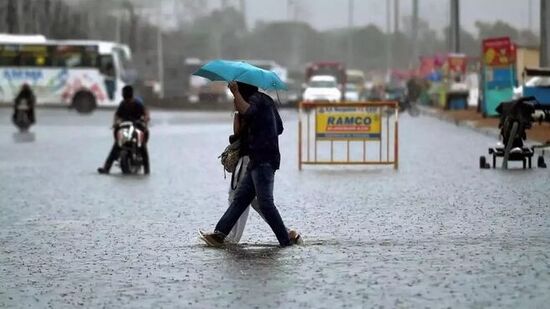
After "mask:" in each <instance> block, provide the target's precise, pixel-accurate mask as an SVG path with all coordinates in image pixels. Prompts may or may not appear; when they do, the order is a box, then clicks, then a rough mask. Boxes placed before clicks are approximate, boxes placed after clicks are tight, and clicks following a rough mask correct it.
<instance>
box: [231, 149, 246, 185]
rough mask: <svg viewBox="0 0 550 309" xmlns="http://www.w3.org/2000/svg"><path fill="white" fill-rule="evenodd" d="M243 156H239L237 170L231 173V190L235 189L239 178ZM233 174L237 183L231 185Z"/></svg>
mask: <svg viewBox="0 0 550 309" xmlns="http://www.w3.org/2000/svg"><path fill="white" fill-rule="evenodd" d="M242 160H243V158H242V157H240V158H239V162H237V170H236V171H235V172H233V174H231V190H235V189H237V185H238V181H239V178H241V172H242V170H243V161H242ZM235 175H237V184H236V185H233V184H234V183H235Z"/></svg>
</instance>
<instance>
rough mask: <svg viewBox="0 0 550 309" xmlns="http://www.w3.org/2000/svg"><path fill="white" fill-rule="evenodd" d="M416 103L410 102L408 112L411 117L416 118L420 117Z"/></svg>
mask: <svg viewBox="0 0 550 309" xmlns="http://www.w3.org/2000/svg"><path fill="white" fill-rule="evenodd" d="M416 104H417V103H416V102H410V103H409V108H408V112H409V115H411V116H412V117H418V116H419V115H420V108H418V106H417V105H416Z"/></svg>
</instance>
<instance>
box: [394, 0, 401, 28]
mask: <svg viewBox="0 0 550 309" xmlns="http://www.w3.org/2000/svg"><path fill="white" fill-rule="evenodd" d="M393 15H394V16H393V32H394V33H399V18H400V16H399V0H393Z"/></svg>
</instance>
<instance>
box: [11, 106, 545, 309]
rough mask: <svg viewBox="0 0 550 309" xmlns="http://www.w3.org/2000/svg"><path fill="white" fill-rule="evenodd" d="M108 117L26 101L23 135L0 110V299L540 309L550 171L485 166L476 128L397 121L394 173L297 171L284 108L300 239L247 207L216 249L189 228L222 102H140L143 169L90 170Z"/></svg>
mask: <svg viewBox="0 0 550 309" xmlns="http://www.w3.org/2000/svg"><path fill="white" fill-rule="evenodd" d="M111 113H112V112H110V111H98V112H95V113H94V114H92V115H90V116H79V115H77V114H74V113H73V112H69V111H66V110H62V109H60V110H39V111H38V113H37V117H38V121H39V124H38V125H36V126H34V127H33V128H32V130H31V131H32V132H31V133H29V134H19V133H16V130H15V128H14V127H13V126H12V124H11V123H10V121H9V114H10V111H9V110H8V109H0V177H1V185H0V307H2V308H4V307H5V308H12V307H13V308H29V307H31V308H33V307H34V308H45V307H52V308H71V307H87V308H89V307H92V308H94V307H105V308H120V307H132V308H139V307H148V308H150V307H153V308H161V307H165V308H168V307H195V308H212V307H233V308H244V307H259V308H277V307H278V308H310V307H311V308H337V307H338V308H340V307H350V308H361V307H377V308H411V307H414V308H420V307H430V308H446V307H453V308H457V307H470V308H481V307H483V308H487V307H493V308H547V307H548V303H549V301H550V293H549V291H550V258H549V256H550V170H544V169H536V168H535V169H532V170H521V169H513V170H508V171H503V170H480V169H479V168H478V157H479V155H480V154H484V153H486V151H487V146H488V145H489V144H491V143H492V142H493V140H492V139H491V138H490V137H488V136H486V135H482V134H479V133H476V132H474V131H471V130H469V129H467V128H461V127H457V126H454V125H451V124H448V123H445V122H442V121H440V120H436V119H432V118H428V117H420V118H414V119H413V118H410V117H409V116H407V115H404V116H402V118H401V122H400V141H401V144H400V146H401V148H400V149H401V153H400V159H401V164H400V169H399V170H398V171H394V170H393V169H391V168H388V167H374V168H361V167H359V168H351V167H332V166H331V167H306V168H305V170H304V171H302V172H299V171H298V170H297V155H296V138H297V135H296V129H297V122H296V114H295V113H293V112H290V111H289V112H284V113H283V118H284V120H285V125H286V130H285V132H284V134H283V136H282V137H281V149H282V157H283V163H282V167H281V170H280V171H279V172H278V173H277V175H276V184H275V200H276V204H277V205H278V207H279V210H280V212H281V214H282V216H283V219H284V220H285V222H286V224H287V226H289V227H293V228H297V229H298V230H299V231H300V232H302V233H303V237H304V239H305V242H306V243H305V245H303V246H300V247H291V248H285V249H279V248H277V246H276V239H275V237H274V236H273V234H272V233H271V231H270V230H269V228H268V226H267V225H266V224H265V223H263V222H262V221H261V219H259V216H258V215H257V214H255V213H251V218H250V220H249V224H248V226H247V228H246V230H245V233H244V236H243V242H244V244H243V245H241V246H238V247H232V248H228V249H224V250H221V249H211V248H207V247H205V246H204V245H203V244H202V243H201V242H200V241H199V240H198V239H197V229H199V228H201V229H206V230H209V229H212V228H213V227H214V225H215V223H216V221H217V219H218V218H219V217H220V216H221V215H222V213H223V211H224V210H225V207H226V206H227V188H228V181H229V178H228V179H224V173H223V170H222V167H221V165H220V164H219V161H218V159H217V156H218V155H219V153H220V152H221V151H222V150H223V148H224V147H225V146H226V142H227V135H228V134H229V133H230V130H231V116H230V114H229V113H226V112H218V113H204V112H203V113H198V112H196V113H193V112H186V113H184V112H174V113H169V112H153V114H152V117H153V126H152V127H151V140H150V156H151V168H152V174H151V175H150V176H148V177H146V176H136V177H123V176H121V175H120V171H119V170H118V169H117V168H116V167H115V168H114V169H113V172H112V174H111V175H109V176H103V175H98V174H97V173H96V171H95V170H96V168H97V167H98V166H99V165H100V164H101V163H102V162H103V160H104V158H105V156H106V155H107V152H108V150H109V147H110V146H111V142H112V141H111V132H110V130H109V122H110V120H111V118H112V116H111ZM547 160H548V158H547ZM516 166H517V165H516Z"/></svg>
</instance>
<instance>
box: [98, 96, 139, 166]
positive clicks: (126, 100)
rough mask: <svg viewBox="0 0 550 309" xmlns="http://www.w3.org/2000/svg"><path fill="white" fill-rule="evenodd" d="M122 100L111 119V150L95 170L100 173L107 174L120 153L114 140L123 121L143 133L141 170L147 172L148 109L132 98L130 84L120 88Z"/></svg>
mask: <svg viewBox="0 0 550 309" xmlns="http://www.w3.org/2000/svg"><path fill="white" fill-rule="evenodd" d="M122 98H123V100H122V102H121V103H120V105H119V106H118V109H117V111H116V112H115V115H114V119H113V129H114V130H113V134H114V138H115V142H114V144H113V147H112V148H111V152H110V153H109V156H108V157H107V160H105V164H104V165H103V166H102V167H100V168H98V169H97V171H98V173H100V174H108V173H109V170H110V169H111V166H112V165H113V162H114V161H115V160H116V159H117V158H118V156H119V153H120V147H119V146H118V143H117V141H116V136H117V131H118V129H119V125H120V123H122V122H124V121H131V122H133V123H134V125H135V126H136V128H138V129H140V130H141V131H142V132H143V133H144V141H143V144H142V146H141V151H142V157H143V170H144V173H145V174H149V172H150V169H149V152H148V151H147V141H148V140H149V130H148V129H147V123H148V122H149V111H148V110H147V109H146V108H145V106H144V105H143V103H141V102H138V100H136V99H135V98H134V88H132V86H125V87H124V88H122Z"/></svg>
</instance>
